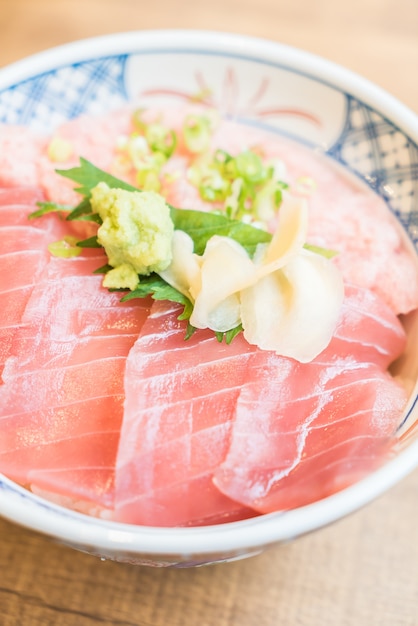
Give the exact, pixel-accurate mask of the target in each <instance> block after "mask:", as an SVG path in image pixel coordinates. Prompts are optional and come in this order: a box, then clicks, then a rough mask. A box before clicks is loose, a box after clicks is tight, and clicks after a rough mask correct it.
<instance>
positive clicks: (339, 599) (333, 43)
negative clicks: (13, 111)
mask: <svg viewBox="0 0 418 626" xmlns="http://www.w3.org/2000/svg"><path fill="white" fill-rule="evenodd" d="M154 28H208V29H214V30H221V31H235V32H239V33H244V34H250V35H255V36H259V37H266V38H270V39H273V40H276V41H280V42H282V43H286V44H289V45H293V46H298V47H301V48H304V49H305V50H309V51H311V52H313V53H315V54H319V55H321V56H324V57H325V58H328V59H330V60H332V61H334V62H337V63H341V64H343V65H345V66H346V67H348V68H350V69H352V70H354V71H356V72H359V73H361V74H362V75H363V76H365V77H366V78H368V79H370V80H372V81H374V82H376V83H377V84H378V85H380V86H382V87H384V88H385V89H387V90H388V91H389V92H391V93H392V94H394V95H395V96H396V97H397V98H399V99H400V100H401V101H403V102H404V103H405V104H407V105H408V106H409V107H411V108H412V109H413V110H415V111H417V112H418V80H417V74H418V71H417V70H418V2H417V0H350V2H339V1H338V0H337V1H336V0H315V1H312V0H293V1H292V2H289V1H288V0H287V1H286V2H285V1H283V0H210V2H203V1H202V0H182V1H180V2H177V1H176V0H153V1H152V2H145V1H144V0H0V66H1V65H5V64H7V63H10V62H12V61H16V60H18V59H20V58H23V57H24V56H26V55H28V54H32V53H34V52H38V51H40V50H43V49H45V48H47V47H51V46H55V45H58V44H61V43H66V42H69V41H72V40H75V39H80V38H84V37H90V36H95V35H99V34H104V33H110V32H116V31H124V30H135V29H154ZM417 520H418V471H415V472H414V473H413V474H412V475H411V476H409V477H408V478H406V479H405V480H403V481H402V482H401V483H400V484H399V485H397V486H396V487H395V488H393V489H392V490H391V491H390V492H388V493H387V494H385V495H384V496H383V497H381V498H380V499H378V500H377V501H376V502H374V503H372V504H370V505H369V506H367V507H366V508H365V509H363V510H362V511H359V512H357V513H355V514H354V515H352V516H350V517H349V518H347V519H344V520H341V521H340V522H338V523H336V524H334V525H332V526H330V527H329V528H326V529H323V530H321V531H318V532H316V533H314V534H312V535H309V536H306V537H303V538H301V539H299V540H297V541H295V542H293V543H290V544H287V545H283V546H279V547H277V548H274V549H271V550H269V551H267V552H265V553H264V554H262V555H260V556H258V557H254V558H251V559H248V560H245V561H240V562H235V563H230V564H224V565H216V566H211V567H208V568H201V569H195V570H157V569H146V568H138V567H132V566H128V565H122V564H118V563H112V562H109V561H106V562H102V561H100V560H99V559H97V558H94V557H91V556H89V555H85V554H82V553H79V552H75V551H74V550H72V549H70V548H68V547H65V546H61V545H58V544H56V543H54V542H52V541H50V540H49V539H47V538H45V537H42V536H40V535H38V534H36V533H33V532H31V531H28V530H25V529H22V528H20V527H18V526H15V525H13V524H11V523H9V522H7V521H5V520H1V519H0V626H57V625H58V626H97V625H100V626H110V625H112V626H279V625H280V626H375V625H376V626H418V542H417V540H416V524H417Z"/></svg>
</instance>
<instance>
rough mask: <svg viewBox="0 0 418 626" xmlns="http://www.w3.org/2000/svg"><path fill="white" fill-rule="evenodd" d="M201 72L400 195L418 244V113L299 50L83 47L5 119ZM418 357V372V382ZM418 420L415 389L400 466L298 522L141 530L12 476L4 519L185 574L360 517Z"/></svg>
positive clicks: (23, 74)
mask: <svg viewBox="0 0 418 626" xmlns="http://www.w3.org/2000/svg"><path fill="white" fill-rule="evenodd" d="M197 77H203V78H204V81H205V83H206V84H207V85H208V86H210V88H211V93H212V97H213V101H214V104H215V105H216V106H217V107H219V108H220V109H221V110H222V111H224V112H225V113H230V114H234V115H238V117H240V118H241V119H243V120H244V121H245V122H247V123H251V124H255V125H259V126H263V127H265V128H268V129H272V130H275V131H276V132H277V131H279V132H282V133H284V134H286V135H288V136H290V137H293V138H295V139H297V140H300V141H303V142H304V143H305V144H307V145H309V146H311V147H313V148H315V149H318V150H320V151H323V152H326V153H327V154H329V155H330V156H331V157H332V158H333V159H335V160H337V161H339V162H340V163H342V164H343V166H344V167H345V168H347V169H348V170H350V171H351V172H354V173H355V174H356V175H358V176H360V177H361V178H363V179H364V180H365V181H366V182H367V183H368V184H370V185H372V186H373V187H374V189H375V190H376V192H377V193H378V194H380V195H381V196H383V197H384V198H385V200H387V202H388V204H389V206H390V208H391V210H392V211H393V212H394V213H395V215H396V216H397V217H398V219H399V220H400V222H401V223H402V225H403V226H404V228H405V230H406V231H407V233H408V235H409V237H410V239H411V241H412V242H413V245H414V246H415V249H416V248H417V244H418V118H417V116H416V115H415V114H414V113H412V112H411V111H410V110H408V109H407V108H405V107H404V106H403V105H401V104H400V103H399V102H397V101H396V100H395V99H394V98H393V97H391V96H389V95H388V94H386V93H385V92H383V91H382V90H381V89H379V88H377V87H375V86H373V85H372V84H370V83H369V82H367V81H365V80H364V79H362V78H360V77H358V76H356V75H354V74H352V73H351V72H349V71H347V70H345V69H342V68H341V67H338V66H336V65H333V64H331V63H329V62H327V61H324V60H321V59H319V58H317V57H314V56H312V55H310V54H307V53H304V52H301V51H299V50H295V49H292V48H289V47H286V46H282V45H278V44H276V43H272V42H268V41H263V40H257V39H251V38H247V37H242V36H236V35H229V34H225V33H210V32H196V31H156V32H151V31H148V32H131V33H124V34H116V35H112V36H106V37H101V38H96V39H90V40H85V41H80V42H75V43H73V44H70V45H66V46H62V47H59V48H56V49H53V50H48V51H46V52H43V53H41V54H38V55H35V56H32V57H30V58H28V59H25V60H23V61H20V62H18V63H15V64H13V65H11V66H9V67H7V68H5V69H3V70H1V72H0V122H7V123H13V124H15V123H19V124H25V125H27V126H30V127H33V128H36V129H42V130H51V129H52V128H53V127H54V126H55V125H56V124H58V123H60V122H62V121H63V120H66V119H69V118H71V117H74V116H76V115H78V114H80V113H84V112H89V113H97V112H102V111H106V110H107V109H109V108H110V107H114V106H118V105H119V104H121V103H124V102H125V101H126V100H127V99H128V100H129V99H131V98H135V99H138V97H139V98H141V99H142V100H143V101H144V103H145V104H147V105H150V106H152V105H154V104H158V103H160V102H165V101H166V100H167V99H170V100H174V101H177V100H178V99H179V98H181V97H183V96H184V94H186V95H187V94H189V95H193V94H194V93H196V92H197V91H198V89H199V84H198V82H197ZM260 87H262V90H260ZM257 93H258V95H259V97H258V99H257V97H255V96H256V94H257ZM182 94H183V95H182ZM272 108H274V109H275V110H276V112H277V114H276V115H275V116H271V117H268V118H267V117H265V115H264V113H263V111H265V110H266V109H272ZM297 111H303V115H295V114H294V113H295V112H297ZM311 118H315V119H319V120H320V124H312V122H311ZM389 191H390V193H389ZM417 335H418V333H417ZM415 338H416V337H415ZM415 345H418V341H415ZM417 356H418V355H412V356H411V364H410V365H409V367H411V369H414V371H415V374H414V375H416V370H417V363H416V361H417ZM417 418H418V403H417V388H415V391H414V392H413V395H412V397H411V399H410V402H409V405H408V408H407V410H406V411H405V415H404V419H403V426H402V431H401V432H403V433H405V432H407V436H404V437H403V439H402V442H401V443H400V445H399V452H398V454H397V456H396V457H395V458H393V459H392V460H390V461H389V462H387V463H386V465H384V466H383V467H382V468H381V469H379V470H378V471H375V472H374V473H373V474H371V475H369V476H368V477H367V478H365V479H364V480H362V481H361V482H358V483H357V484H355V485H353V486H352V487H350V488H348V489H345V490H344V491H341V492H340V493H337V494H336V495H333V496H331V497H328V498H326V499H324V500H322V501H319V502H316V503H313V504H311V505H309V506H305V507H302V508H299V509H297V510H293V511H288V512H286V513H275V514H268V515H263V516H260V517H257V518H254V519H250V520H246V521H241V522H234V523H229V524H223V525H218V526H212V527H201V528H188V529H185V528H176V529H167V528H165V529H164V528H148V527H135V526H128V525H121V524H117V523H111V522H106V521H102V520H98V519H94V518H90V517H87V516H84V515H82V514H79V513H74V512H72V511H69V510H67V509H64V508H62V507H60V506H56V505H54V504H51V503H50V502H47V501H45V500H42V499H41V498H39V497H36V496H35V495H33V494H31V493H29V492H27V491H25V490H24V489H22V488H21V487H19V486H17V485H16V484H14V483H13V482H11V481H10V480H8V479H7V478H5V477H3V476H1V475H0V514H1V515H3V516H4V517H5V518H7V519H9V520H13V521H14V522H16V523H18V524H21V525H23V526H26V527H29V528H32V529H34V530H36V531H40V532H42V533H45V534H46V535H49V536H51V537H53V538H55V539H57V540H58V541H60V542H63V543H65V544H68V545H71V546H73V547H75V548H77V549H80V550H83V551H87V552H89V553H92V554H95V555H99V556H101V557H104V558H111V559H116V560H119V561H125V562H130V563H138V564H147V565H152V566H177V567H185V566H191V565H200V564H204V563H213V562H219V561H224V560H232V559H237V558H243V557H245V556H249V555H252V554H256V553H258V552H260V551H261V550H263V549H264V548H266V547H267V546H269V545H272V544H274V543H276V542H280V541H288V540H289V539H293V538H295V537H297V536H299V535H302V534H304V533H307V532H309V531H313V530H315V529H318V528H320V527H322V526H324V525H326V524H329V523H330V522H333V521H335V520H337V519H339V518H341V517H343V516H345V515H347V514H349V513H351V512H353V511H355V510H356V509H359V508H360V507H362V506H363V505H365V504H366V503H368V502H370V501H371V500H372V499H373V498H375V497H377V496H378V495H379V494H381V493H382V492H384V491H385V490H387V489H388V488H389V487H391V486H392V485H394V484H395V483H396V482H397V481H399V480H400V479H401V478H402V477H404V476H405V475H406V474H408V472H410V471H411V470H413V468H415V467H416V466H417V465H418V422H416V420H417ZM414 422H416V423H415V425H414Z"/></svg>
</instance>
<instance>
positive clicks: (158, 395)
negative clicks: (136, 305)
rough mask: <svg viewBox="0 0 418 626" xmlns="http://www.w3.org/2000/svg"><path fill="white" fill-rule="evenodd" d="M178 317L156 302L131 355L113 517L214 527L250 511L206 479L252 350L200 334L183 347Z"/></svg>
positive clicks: (224, 444)
mask: <svg viewBox="0 0 418 626" xmlns="http://www.w3.org/2000/svg"><path fill="white" fill-rule="evenodd" d="M179 313H180V310H179V308H178V307H177V306H174V307H170V306H168V305H167V304H166V303H155V304H154V305H153V309H152V313H151V315H150V316H149V318H148V320H147V321H146V322H145V324H144V326H143V329H142V332H141V335H140V337H139V339H138V341H137V342H136V343H135V346H134V347H133V349H132V350H131V352H130V354H129V357H128V361H127V366H126V376H125V397H126V399H125V413H124V421H123V425H122V432H121V442H120V445H119V451H118V459H117V464H116V492H115V517H116V519H120V520H123V521H126V522H130V523H136V524H148V525H159V526H173V525H182V524H183V525H185V524H201V523H204V522H206V523H213V521H214V520H218V521H220V520H224V521H227V520H229V519H233V518H235V517H236V516H237V514H239V516H240V517H248V515H250V514H252V512H250V511H248V510H247V509H246V508H245V507H241V506H239V505H238V506H237V504H236V503H235V502H233V501H232V500H230V499H229V498H227V497H225V496H223V495H222V494H221V493H220V492H219V491H218V490H217V489H216V488H215V487H214V485H213V483H212V473H213V471H214V469H215V468H216V467H217V466H218V465H219V463H220V462H221V461H222V459H223V458H224V456H225V454H226V452H227V450H228V445H229V437H230V430H231V420H232V417H233V415H234V408H235V404H236V401H237V398H238V395H239V392H240V387H241V385H242V384H243V382H244V381H245V380H246V378H247V376H248V367H249V363H250V361H251V358H252V357H253V356H254V354H255V349H254V348H253V347H251V346H250V345H249V344H247V343H246V342H245V341H244V340H243V338H242V337H237V338H236V340H235V341H234V342H233V343H232V344H231V345H229V346H227V345H225V344H220V343H219V342H218V341H217V340H216V338H215V337H214V335H213V333H210V332H206V331H200V332H198V333H196V334H195V335H193V336H192V337H191V339H189V340H188V341H185V339H184V335H185V325H184V323H181V322H179V321H178V319H177V317H178V315H179Z"/></svg>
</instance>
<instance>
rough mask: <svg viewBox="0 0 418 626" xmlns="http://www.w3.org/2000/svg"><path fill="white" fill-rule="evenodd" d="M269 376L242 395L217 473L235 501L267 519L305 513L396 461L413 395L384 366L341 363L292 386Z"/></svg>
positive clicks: (319, 364)
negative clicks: (391, 457) (396, 442)
mask: <svg viewBox="0 0 418 626" xmlns="http://www.w3.org/2000/svg"><path fill="white" fill-rule="evenodd" d="M307 369H308V370H311V371H309V372H308V374H309V375H308V377H307V378H306V377H305V372H306V370H307ZM265 374H266V373H263V376H262V377H261V378H260V379H259V380H255V381H252V382H250V383H247V384H246V385H244V387H243V388H242V391H241V394H240V397H239V399H238V403H237V409H236V414H235V420H234V426H233V432H232V442H231V446H230V449H229V452H228V454H227V456H226V458H225V460H224V462H223V463H222V464H221V466H220V467H219V468H218V470H217V471H216V472H215V476H214V481H215V484H216V485H217V486H218V488H219V489H220V490H221V491H222V492H223V493H225V494H226V495H228V496H229V497H231V498H234V499H236V500H237V501H238V502H241V503H242V504H245V505H247V506H250V507H253V508H254V509H256V510H258V511H259V512H262V513H266V512H271V511H278V510H284V509H290V508H294V507H298V506H303V505H306V504H309V503H310V502H313V501H316V500H318V499H321V498H323V497H325V496H328V495H330V494H332V493H334V492H336V491H338V490H339V489H341V488H343V487H346V486H348V485H350V484H352V483H353V482H355V481H356V480H358V479H360V478H362V477H364V476H365V475H366V474H367V473H369V472H370V471H372V470H373V469H376V468H377V467H378V466H379V465H380V464H381V463H382V462H383V460H384V459H385V458H386V457H387V455H388V454H389V450H390V446H391V445H392V443H393V439H392V438H393V435H394V432H395V430H396V427H397V425H398V423H399V415H400V413H401V411H402V408H403V407H404V405H405V402H406V394H405V391H404V389H403V388H402V387H401V386H400V385H399V384H398V383H396V382H395V381H394V379H393V378H391V377H390V375H389V374H387V373H386V372H382V370H381V369H380V368H378V367H377V366H376V365H374V364H367V363H356V362H354V361H352V360H351V359H350V360H346V359H342V360H341V359H339V358H338V357H334V360H332V359H330V360H327V361H325V362H323V361H321V360H319V361H315V362H313V363H311V364H309V365H307V366H305V367H302V366H299V365H297V366H295V369H294V370H293V371H292V372H291V375H290V376H289V377H288V379H287V380H285V381H280V379H279V378H278V377H277V376H275V372H274V370H271V372H270V375H265ZM307 380H308V383H307ZM260 405H261V406H262V407H263V409H262V411H260Z"/></svg>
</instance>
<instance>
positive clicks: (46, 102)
mask: <svg viewBox="0 0 418 626" xmlns="http://www.w3.org/2000/svg"><path fill="white" fill-rule="evenodd" d="M126 59H127V56H126V55H120V56H113V57H107V58H101V59H95V60H91V61H87V62H82V63H76V64H74V65H68V66H64V67H61V68H58V69H56V70H53V71H50V72H46V73H43V74H40V75H38V76H35V77H34V78H31V79H29V80H26V81H23V82H21V83H18V84H17V85H15V86H13V87H10V88H9V89H5V90H3V91H2V92H0V122H4V123H7V124H24V125H27V126H30V127H32V128H34V129H37V130H41V131H50V130H51V129H52V128H54V126H56V125H57V124H59V123H61V122H63V121H65V120H68V119H71V118H74V117H77V115H80V114H81V113H91V114H95V113H100V112H103V111H106V110H108V109H109V108H111V107H113V106H117V105H118V104H120V103H121V102H123V101H125V100H126V92H125V81H124V74H125V63H126Z"/></svg>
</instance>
